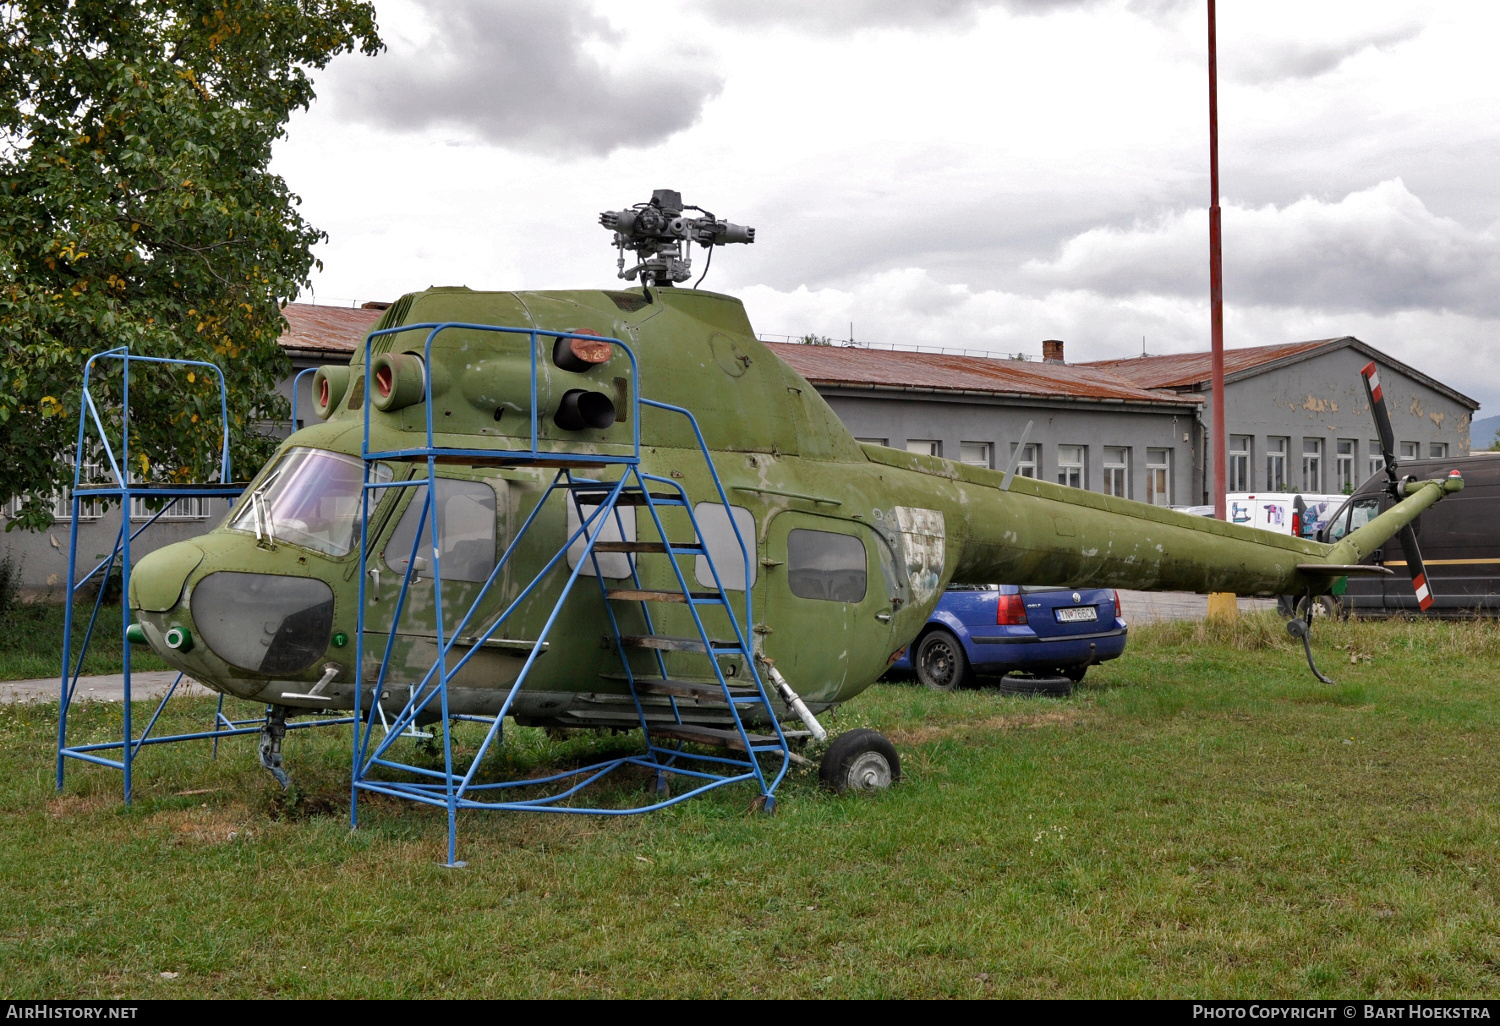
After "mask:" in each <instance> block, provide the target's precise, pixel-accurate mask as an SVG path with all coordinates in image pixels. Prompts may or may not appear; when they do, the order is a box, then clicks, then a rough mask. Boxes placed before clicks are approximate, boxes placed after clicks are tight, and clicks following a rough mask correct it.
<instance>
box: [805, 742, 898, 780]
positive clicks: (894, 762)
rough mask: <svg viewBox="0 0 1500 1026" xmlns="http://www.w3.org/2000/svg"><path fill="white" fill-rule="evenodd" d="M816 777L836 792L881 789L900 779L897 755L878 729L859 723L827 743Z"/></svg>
mask: <svg viewBox="0 0 1500 1026" xmlns="http://www.w3.org/2000/svg"><path fill="white" fill-rule="evenodd" d="M818 779H819V780H821V781H822V782H823V786H824V787H826V788H828V789H829V790H831V791H833V792H835V793H837V794H843V793H844V792H845V791H883V790H885V789H886V788H888V787H890V786H891V785H892V784H894V783H896V782H897V781H898V780H900V779H901V757H900V756H899V755H897V754H896V746H895V745H893V744H891V743H890V742H889V741H887V740H886V739H885V738H884V737H883V736H882V735H881V734H880V733H879V732H878V731H874V730H870V729H868V728H865V727H861V728H860V729H858V730H851V731H849V732H848V733H846V734H840V735H839V736H838V737H837V738H835V739H834V742H833V744H831V745H829V746H828V751H827V753H826V754H824V756H823V764H822V765H821V766H819V767H818Z"/></svg>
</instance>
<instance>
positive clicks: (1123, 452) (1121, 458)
mask: <svg viewBox="0 0 1500 1026" xmlns="http://www.w3.org/2000/svg"><path fill="white" fill-rule="evenodd" d="M1104 494H1105V495H1113V496H1114V497H1115V498H1117V499H1128V498H1130V450H1129V449H1127V448H1125V447H1124V446H1117V445H1106V446H1105V447H1104Z"/></svg>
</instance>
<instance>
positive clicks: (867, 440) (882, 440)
mask: <svg viewBox="0 0 1500 1026" xmlns="http://www.w3.org/2000/svg"><path fill="white" fill-rule="evenodd" d="M855 441H856V442H865V443H867V444H869V445H884V446H887V447H889V446H890V439H889V438H856V439H855Z"/></svg>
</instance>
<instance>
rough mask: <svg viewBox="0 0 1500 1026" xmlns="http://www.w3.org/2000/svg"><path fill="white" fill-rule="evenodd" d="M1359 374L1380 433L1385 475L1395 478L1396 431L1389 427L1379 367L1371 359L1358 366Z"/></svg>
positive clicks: (1377, 430)
mask: <svg viewBox="0 0 1500 1026" xmlns="http://www.w3.org/2000/svg"><path fill="white" fill-rule="evenodd" d="M1359 376H1360V378H1362V379H1363V380H1364V383H1365V395H1366V396H1368V397H1369V399H1370V414H1371V415H1372V416H1373V417H1374V418H1375V431H1376V433H1377V434H1378V435H1380V454H1381V455H1382V456H1384V457H1385V472H1386V476H1387V477H1389V478H1390V479H1391V480H1392V481H1395V480H1396V432H1395V431H1393V430H1392V429H1391V414H1390V411H1388V410H1387V409H1386V406H1385V392H1384V391H1382V390H1381V387H1380V368H1378V367H1376V366H1375V361H1374V360H1371V361H1370V362H1369V363H1367V364H1365V365H1364V366H1363V367H1361V368H1360V371H1359Z"/></svg>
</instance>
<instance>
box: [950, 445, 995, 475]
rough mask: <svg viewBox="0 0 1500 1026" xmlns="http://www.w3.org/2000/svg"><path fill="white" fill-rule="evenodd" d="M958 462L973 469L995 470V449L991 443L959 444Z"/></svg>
mask: <svg viewBox="0 0 1500 1026" xmlns="http://www.w3.org/2000/svg"><path fill="white" fill-rule="evenodd" d="M958 462H960V463H967V464H968V465H969V466H971V467H984V468H986V469H994V466H995V447H994V446H993V445H991V444H990V443H989V442H959V443H958Z"/></svg>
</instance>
